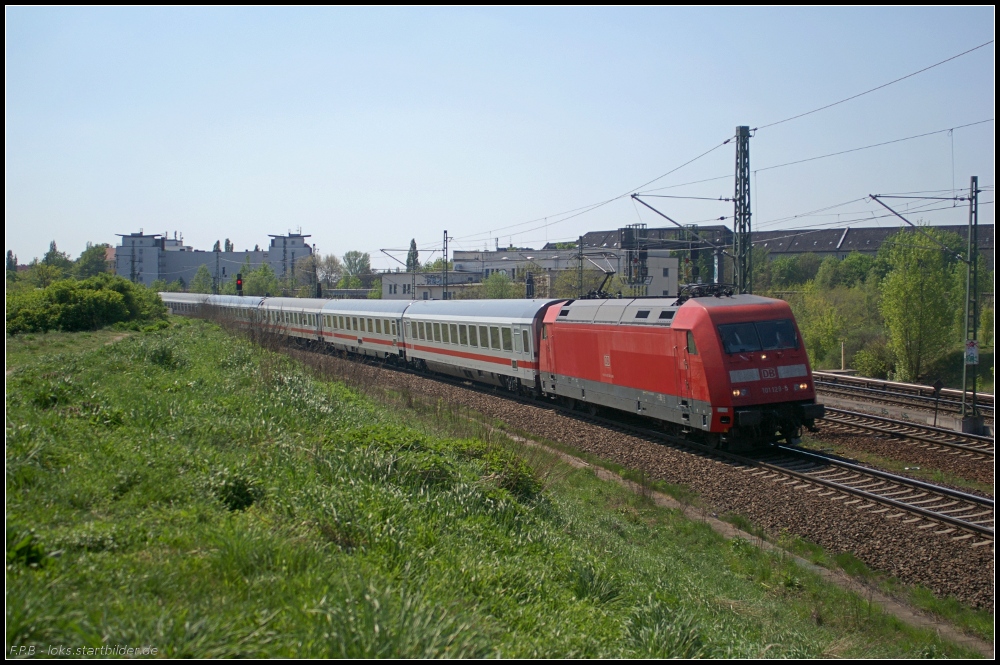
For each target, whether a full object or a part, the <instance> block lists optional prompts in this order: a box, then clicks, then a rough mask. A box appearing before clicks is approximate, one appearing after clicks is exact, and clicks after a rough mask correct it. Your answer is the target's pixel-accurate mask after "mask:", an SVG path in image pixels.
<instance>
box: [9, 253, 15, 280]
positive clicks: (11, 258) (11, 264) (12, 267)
mask: <svg viewBox="0 0 1000 665" xmlns="http://www.w3.org/2000/svg"><path fill="white" fill-rule="evenodd" d="M7 279H8V280H15V279H17V256H15V255H14V252H12V251H10V250H9V249H8V250H7Z"/></svg>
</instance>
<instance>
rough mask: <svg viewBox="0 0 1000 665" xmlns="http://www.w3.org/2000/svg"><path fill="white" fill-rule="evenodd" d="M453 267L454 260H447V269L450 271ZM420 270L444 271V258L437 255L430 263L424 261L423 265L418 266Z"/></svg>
mask: <svg viewBox="0 0 1000 665" xmlns="http://www.w3.org/2000/svg"><path fill="white" fill-rule="evenodd" d="M454 269H455V262H454V261H448V270H449V271H451V270H454ZM420 270H421V271H422V272H444V259H442V258H441V257H438V258H436V259H434V260H433V261H431V262H430V263H425V264H424V265H423V266H421V267H420Z"/></svg>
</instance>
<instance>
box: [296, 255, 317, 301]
mask: <svg viewBox="0 0 1000 665" xmlns="http://www.w3.org/2000/svg"><path fill="white" fill-rule="evenodd" d="M319 263H320V260H319V257H317V256H316V255H315V254H310V255H309V256H305V257H303V258H301V259H299V260H298V261H296V262H295V274H294V276H293V277H294V280H295V286H296V287H297V292H296V295H297V296H298V297H300V298H315V297H316V282H317V281H318V280H319V276H318V271H319Z"/></svg>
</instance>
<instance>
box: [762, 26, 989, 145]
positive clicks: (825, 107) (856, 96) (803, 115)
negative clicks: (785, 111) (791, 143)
mask: <svg viewBox="0 0 1000 665" xmlns="http://www.w3.org/2000/svg"><path fill="white" fill-rule="evenodd" d="M993 41H994V40H992V39H991V40H989V41H988V42H984V43H982V44H980V45H979V46H975V47H973V48H970V49H969V50H967V51H962V52H961V53H959V54H957V55H953V56H951V57H950V58H946V59H944V60H941V61H940V62H936V63H934V64H933V65H930V66H928V67H924V68H923V69H918V70H917V71H915V72H911V73H909V74H907V75H906V76H900V77H899V78H897V79H893V80H892V81H889V82H888V83H883V84H882V85H878V86H875V87H874V88H871V89H869V90H865V91H864V92H859V93H857V94H856V95H851V96H850V97H845V98H844V99H841V100H839V101H836V102H833V103H832V104H826V105H824V106H820V107H819V108H815V109H813V110H811V111H805V112H804V113H798V114H796V115H793V116H791V117H788V118H785V119H783V120H776V121H775V122H769V123H767V124H766V125H758V126H757V127H755V128H754V131H759V130H761V129H767V128H768V127H774V126H775V125H780V124H783V123H786V122H791V121H792V120H798V119H799V118H804V117H805V116H807V115H812V114H813V113H819V112H820V111H825V110H826V109H829V108H833V107H834V106H839V105H840V104H843V103H845V102H849V101H851V100H852V99H857V98H858V97H864V96H865V95H868V94H871V93H873V92H875V91H876V90H881V89H882V88H888V87H889V86H890V85H893V84H895V83H899V82H900V81H905V80H906V79H908V78H912V77H914V76H916V75H917V74H923V73H924V72H926V71H929V70H931V69H934V68H935V67H940V66H941V65H943V64H945V63H947V62H951V61H952V60H955V59H957V58H961V57H962V56H963V55H968V54H969V53H972V52H973V51H978V50H979V49H981V48H983V47H984V46H989V45H990V44H992V43H993Z"/></svg>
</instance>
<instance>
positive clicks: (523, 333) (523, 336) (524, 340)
mask: <svg viewBox="0 0 1000 665" xmlns="http://www.w3.org/2000/svg"><path fill="white" fill-rule="evenodd" d="M521 345H522V347H523V348H524V352H525V353H528V354H530V353H531V347H530V346H529V345H528V331H527V330H522V331H521Z"/></svg>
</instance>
